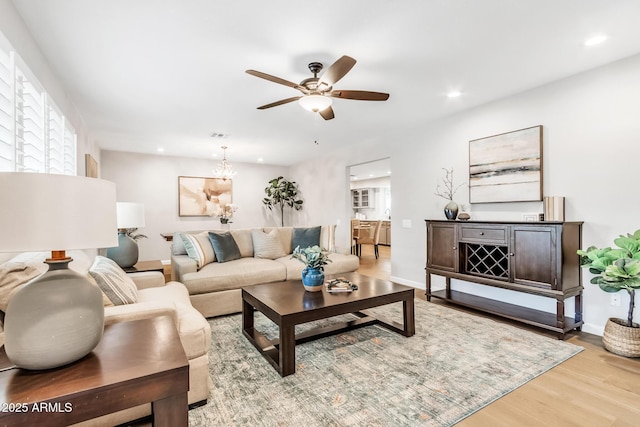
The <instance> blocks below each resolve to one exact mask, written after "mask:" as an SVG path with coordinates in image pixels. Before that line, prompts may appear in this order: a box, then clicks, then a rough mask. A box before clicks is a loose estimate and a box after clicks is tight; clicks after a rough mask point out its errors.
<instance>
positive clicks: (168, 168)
mask: <svg viewBox="0 0 640 427" xmlns="http://www.w3.org/2000/svg"><path fill="white" fill-rule="evenodd" d="M101 158H102V161H101V164H100V168H101V170H102V177H103V178H104V179H107V180H109V181H113V182H115V183H116V188H117V198H118V201H119V202H137V203H143V204H144V207H145V222H146V226H145V227H144V228H140V230H139V232H140V233H142V234H145V235H146V236H148V239H141V240H138V244H139V249H140V260H150V259H160V260H169V258H170V243H168V242H166V241H165V240H164V239H163V238H162V237H161V236H160V233H173V232H175V231H188V230H213V229H218V228H221V226H220V221H219V220H218V219H216V218H211V217H180V216H178V176H204V177H210V176H212V172H211V171H212V169H214V168H215V165H216V164H217V163H218V162H219V160H216V159H193V158H186V157H171V156H163V155H151V154H137V153H124V152H119V151H107V150H103V151H102V155H101ZM230 160H232V159H230ZM230 163H231V164H232V165H233V168H234V170H236V171H237V172H238V173H237V175H236V176H235V177H234V178H233V184H232V191H233V194H232V197H233V203H234V204H237V205H238V206H239V208H238V211H236V213H235V214H234V216H233V224H231V227H232V228H245V227H260V226H272V225H277V224H279V221H280V219H279V217H270V216H268V215H266V214H265V209H264V208H263V204H262V199H263V197H264V188H265V187H266V186H267V183H268V181H269V180H271V179H273V178H276V177H278V176H279V175H284V176H285V177H286V176H287V175H286V174H287V168H285V167H282V166H267V165H249V164H243V163H236V162H233V161H231V162H230Z"/></svg>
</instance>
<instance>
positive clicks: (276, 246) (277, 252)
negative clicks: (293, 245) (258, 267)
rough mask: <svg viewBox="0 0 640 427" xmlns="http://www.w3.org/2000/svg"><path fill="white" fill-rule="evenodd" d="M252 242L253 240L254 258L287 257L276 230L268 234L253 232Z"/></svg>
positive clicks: (260, 231) (259, 231) (258, 231)
mask: <svg viewBox="0 0 640 427" xmlns="http://www.w3.org/2000/svg"><path fill="white" fill-rule="evenodd" d="M251 240H253V256H254V258H266V259H276V258H282V257H283V256H285V255H286V253H285V251H284V248H283V247H282V242H280V237H279V236H278V230H276V229H273V230H271V231H270V232H268V233H265V232H263V231H262V230H251Z"/></svg>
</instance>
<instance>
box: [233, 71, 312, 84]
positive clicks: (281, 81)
mask: <svg viewBox="0 0 640 427" xmlns="http://www.w3.org/2000/svg"><path fill="white" fill-rule="evenodd" d="M246 73H247V74H251V75H252V76H256V77H260V78H261V79H265V80H269V81H270V82H274V83H279V84H281V85H285V86H289V87H293V88H297V87H298V86H299V85H298V83H294V82H290V81H289V80H285V79H281V78H280V77H276V76H272V75H271V74H267V73H263V72H261V71H256V70H247V71H246Z"/></svg>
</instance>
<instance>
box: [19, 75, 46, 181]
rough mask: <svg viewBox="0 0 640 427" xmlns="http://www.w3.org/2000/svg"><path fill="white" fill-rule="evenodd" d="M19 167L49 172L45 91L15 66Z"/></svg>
mask: <svg viewBox="0 0 640 427" xmlns="http://www.w3.org/2000/svg"><path fill="white" fill-rule="evenodd" d="M15 72H16V78H15V85H16V89H15V96H16V102H15V105H16V110H15V111H16V122H15V123H16V151H15V155H16V159H15V160H16V171H18V172H46V165H45V155H46V149H45V135H44V133H45V126H44V115H45V110H44V91H43V90H42V89H40V88H39V87H38V86H36V82H35V79H29V78H28V77H27V75H26V73H25V72H24V71H23V70H21V69H20V68H19V67H17V66H16V68H15Z"/></svg>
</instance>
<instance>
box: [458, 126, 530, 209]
mask: <svg viewBox="0 0 640 427" xmlns="http://www.w3.org/2000/svg"><path fill="white" fill-rule="evenodd" d="M541 200H542V126H534V127H530V128H526V129H521V130H516V131H513V132H507V133H503V134H500V135H494V136H488V137H486V138H480V139H474V140H472V141H469V202H471V203H496V202H529V201H541Z"/></svg>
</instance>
